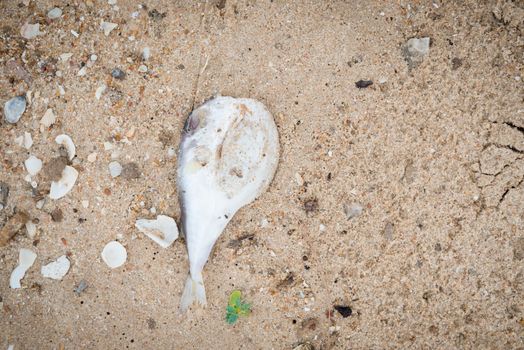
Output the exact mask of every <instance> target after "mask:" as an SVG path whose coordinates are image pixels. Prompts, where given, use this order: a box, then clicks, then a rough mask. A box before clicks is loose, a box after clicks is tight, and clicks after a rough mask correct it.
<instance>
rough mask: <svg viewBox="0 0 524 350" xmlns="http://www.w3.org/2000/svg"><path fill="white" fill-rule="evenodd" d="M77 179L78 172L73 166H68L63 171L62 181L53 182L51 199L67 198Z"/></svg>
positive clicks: (50, 193)
mask: <svg viewBox="0 0 524 350" xmlns="http://www.w3.org/2000/svg"><path fill="white" fill-rule="evenodd" d="M77 178H78V171H77V170H76V169H75V168H73V167H72V166H69V165H66V167H65V168H64V170H63V171H62V177H61V178H60V180H58V181H52V182H51V191H50V192H49V198H51V199H59V198H62V197H63V196H65V195H66V194H67V193H68V192H69V191H71V189H72V188H73V186H74V185H75V182H76V179H77Z"/></svg>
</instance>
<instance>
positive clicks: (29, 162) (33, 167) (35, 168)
mask: <svg viewBox="0 0 524 350" xmlns="http://www.w3.org/2000/svg"><path fill="white" fill-rule="evenodd" d="M24 165H25V168H26V170H27V172H28V173H29V175H31V176H35V175H36V174H38V172H39V171H40V170H42V161H41V160H40V159H38V158H36V157H35V156H33V155H32V156H30V157H29V158H27V159H26V160H25V162H24Z"/></svg>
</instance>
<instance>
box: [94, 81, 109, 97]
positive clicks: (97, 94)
mask: <svg viewBox="0 0 524 350" xmlns="http://www.w3.org/2000/svg"><path fill="white" fill-rule="evenodd" d="M106 88H107V86H106V84H102V85H100V86H99V87H98V88H97V89H96V91H95V98H96V99H97V100H100V98H101V97H102V94H103V93H104V91H106Z"/></svg>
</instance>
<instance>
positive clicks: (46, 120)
mask: <svg viewBox="0 0 524 350" xmlns="http://www.w3.org/2000/svg"><path fill="white" fill-rule="evenodd" d="M55 121H56V115H55V114H54V113H53V110H52V109H51V108H49V109H47V110H46V111H45V113H44V116H43V117H42V119H40V124H42V125H43V126H45V127H46V128H48V127H50V126H51V125H53V124H54V123H55Z"/></svg>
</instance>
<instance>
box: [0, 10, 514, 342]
mask: <svg viewBox="0 0 524 350" xmlns="http://www.w3.org/2000/svg"><path fill="white" fill-rule="evenodd" d="M27 2H28V3H29V5H28V6H27V5H24V3H27ZM141 4H144V5H146V6H145V7H144V6H143V7H142V8H139V7H138V5H139V3H137V2H134V1H122V0H120V1H118V2H117V3H116V6H117V7H115V6H114V5H109V4H108V2H107V1H96V0H86V1H75V2H63V1H55V2H50V1H44V0H42V1H27V0H25V1H12V0H7V1H2V2H1V3H0V10H1V11H2V14H3V16H2V20H3V21H2V22H3V23H2V26H1V28H0V43H1V44H0V69H1V74H0V86H1V89H0V102H1V105H2V106H3V104H4V102H5V101H7V100H8V99H10V98H11V97H13V96H16V95H20V94H24V93H27V92H28V91H31V92H32V101H31V103H30V104H29V105H28V107H27V110H26V112H25V113H24V115H23V116H22V118H21V119H20V121H19V122H18V123H17V124H16V125H10V124H6V123H5V122H4V121H3V120H2V122H1V123H0V156H1V158H0V181H1V188H2V194H1V196H0V199H1V201H2V205H3V206H5V208H4V209H2V210H0V225H2V226H3V225H4V224H5V223H6V221H7V220H8V218H9V217H11V216H12V215H13V214H14V213H15V211H23V212H25V213H27V214H28V215H29V216H30V217H31V219H32V221H33V222H34V223H35V224H36V227H37V233H36V237H35V238H33V239H30V238H29V237H28V236H27V235H26V233H25V230H23V229H22V230H21V232H20V233H19V234H18V235H17V236H16V237H15V238H14V239H13V240H12V241H11V242H10V243H9V245H7V246H6V247H2V248H0V264H1V266H2V268H1V269H0V305H1V308H0V313H1V317H0V329H1V330H2V332H1V333H2V336H1V338H0V347H3V348H7V346H8V345H9V344H13V345H14V349H33V348H39V349H84V348H85V349H125V348H129V349H293V348H294V347H295V346H297V345H298V344H299V343H302V342H306V341H309V342H311V344H312V345H314V346H315V348H316V349H398V348H411V349H426V348H430V349H519V348H523V347H524V336H523V334H524V302H523V300H524V298H523V297H524V261H523V259H524V247H523V245H524V244H523V241H524V183H523V181H524V154H523V152H524V132H523V130H524V129H523V128H524V104H523V87H522V84H523V82H522V74H523V68H524V66H523V60H522V57H524V45H523V43H522V37H523V36H522V34H523V30H524V24H523V18H524V16H523V11H524V7H523V5H522V2H519V1H514V2H512V1H486V0H485V1H472V0H468V1H464V2H440V1H434V2H432V1H421V0H413V1H402V2H384V1H350V2H343V1H324V2H320V1H297V2H285V1H274V2H273V1H257V2H255V1H239V0H226V1H224V0H221V1H207V2H203V1H202V2H193V1H177V2H172V1H165V0H157V1H146V2H142V3H141ZM434 4H437V5H436V6H435V5H434ZM55 6H56V7H59V8H61V10H62V13H63V14H62V17H60V18H57V19H53V20H51V19H48V18H47V17H46V14H47V13H48V11H49V10H51V9H52V8H53V7H55ZM101 21H106V22H111V23H116V24H118V26H117V27H116V28H115V29H113V30H112V31H111V33H109V35H108V36H105V35H104V32H103V31H102V30H101V29H100V23H101ZM26 22H28V23H39V24H40V28H39V30H40V31H41V32H43V33H44V34H42V35H39V36H37V37H35V38H33V39H30V40H26V39H23V38H22V37H21V35H20V28H21V27H22V25H23V24H24V23H26ZM76 33H77V34H78V37H77V36H76ZM412 37H430V38H431V45H430V50H429V53H428V55H427V56H426V57H425V58H424V60H423V61H422V62H421V63H420V64H418V65H417V66H416V67H415V68H413V69H411V70H409V69H408V66H407V64H406V61H405V60H404V57H403V55H402V46H403V45H404V44H405V43H406V41H407V40H408V39H410V38H412ZM145 47H148V48H150V58H149V59H148V60H147V61H142V58H141V56H142V51H143V49H144V48H145ZM64 53H72V56H71V57H70V58H69V57H68V55H66V56H63V59H61V58H60V57H61V56H60V55H62V54H64ZM93 54H95V55H96V60H93V59H92V57H93V56H92V55H93ZM142 66H145V68H144V67H142ZM84 67H85V69H84ZM115 68H119V69H121V70H122V71H123V72H124V73H125V75H124V76H123V77H120V78H118V79H117V78H114V77H112V76H111V72H112V71H113V70H114V69H115ZM144 69H145V71H144ZM80 70H83V72H82V73H85V75H80V76H79V75H78V72H79V71H80ZM359 80H372V81H373V82H374V83H373V85H371V86H369V87H367V88H365V89H358V88H356V87H355V82H357V81H359ZM103 86H105V87H106V88H105V89H103V88H101V87H103ZM97 91H98V95H97V96H98V97H100V98H99V99H98V98H96V97H95V93H96V92H97ZM215 93H220V94H222V95H233V96H244V97H253V98H256V99H259V100H261V101H263V102H264V103H265V104H266V105H267V106H268V108H269V110H270V111H272V113H273V114H274V116H275V120H276V123H277V125H278V128H279V132H280V138H281V147H282V154H281V160H280V165H279V169H278V171H277V174H276V177H275V179H274V181H273V183H272V185H271V186H270V189H269V190H268V192H267V193H265V194H264V195H262V196H261V197H260V198H259V199H258V200H257V201H256V202H254V203H253V204H251V205H249V206H248V207H246V208H244V209H242V210H241V211H239V212H238V213H237V215H236V216H235V218H234V219H233V220H232V222H231V223H230V225H229V226H228V227H227V229H226V231H225V232H224V234H223V236H222V237H221V238H220V239H219V241H218V242H217V244H216V246H215V249H214V252H213V254H212V256H211V258H210V261H209V262H208V264H207V265H206V268H205V270H204V279H205V283H206V287H207V293H208V303H209V305H208V308H207V309H205V310H202V309H195V310H193V311H191V312H190V313H189V314H187V315H186V316H183V317H180V316H179V315H178V314H177V308H178V303H179V300H180V295H181V292H182V288H183V285H184V281H185V278H186V273H187V255H186V251H185V247H184V244H183V240H178V241H176V242H175V243H174V245H173V246H171V247H170V248H168V249H162V248H160V247H159V246H157V245H156V244H155V243H154V242H152V241H151V240H150V239H148V238H147V237H145V236H143V235H141V234H140V233H139V232H137V230H136V229H135V228H134V222H135V220H136V219H137V218H154V217H156V215H158V214H163V215H169V216H172V217H175V218H177V219H178V218H179V215H180V211H179V206H178V200H177V193H176V182H175V181H176V169H175V165H176V154H175V153H174V152H173V148H175V149H176V148H177V145H178V142H179V140H180V138H179V135H180V130H181V128H182V126H183V124H184V120H185V118H186V116H187V115H188V113H189V112H190V111H191V109H192V107H193V106H195V105H198V104H200V103H201V102H202V101H204V100H206V99H207V98H209V97H210V96H212V95H213V94H215ZM49 108H52V109H53V111H54V113H55V114H56V116H57V118H56V121H55V123H54V124H53V125H52V126H50V127H41V125H40V119H41V118H42V116H43V115H44V113H45V112H46V110H47V109H49ZM24 132H30V133H31V135H32V138H33V142H34V144H33V146H32V147H31V148H30V149H29V150H26V149H24V148H23V147H20V146H18V145H17V144H16V142H15V138H17V137H19V136H20V135H23V134H24ZM62 133H64V134H67V135H69V136H71V138H72V139H73V141H74V143H75V145H76V149H77V156H76V158H75V159H74V160H73V161H72V166H74V167H75V169H77V171H78V172H79V176H78V180H77V183H76V184H75V186H74V187H73V190H72V191H71V192H70V193H69V194H67V195H66V197H64V198H62V199H60V200H56V201H54V200H50V199H47V200H46V201H45V202H39V203H40V204H43V206H42V207H41V209H38V208H37V206H36V203H37V202H38V201H40V200H42V199H43V198H45V197H46V193H47V192H46V191H48V189H49V179H48V178H47V177H48V176H46V173H44V172H41V173H40V174H38V175H37V176H36V177H35V180H36V181H37V182H38V187H37V189H35V190H33V189H32V188H31V186H30V184H29V183H27V182H26V181H25V180H24V177H25V175H26V171H25V169H24V166H23V162H24V160H25V159H27V158H28V157H29V155H30V154H32V155H35V156H37V157H38V158H40V159H42V160H43V162H44V168H45V167H46V165H49V164H52V163H50V162H52V160H53V159H59V158H58V157H60V156H61V153H60V150H59V148H58V147H57V145H56V144H55V143H54V138H55V137H56V136H57V135H59V134H62ZM114 160H116V161H119V162H120V163H121V164H136V167H135V166H133V167H134V168H133V169H135V170H136V171H132V176H126V177H122V176H120V177H116V178H112V177H111V176H110V174H109V170H108V164H109V163H110V162H111V161H114ZM47 175H49V174H47ZM5 186H7V187H8V188H9V191H8V192H9V194H8V196H7V197H6V191H5V190H4V189H5V188H6V187H5ZM5 198H7V199H5ZM350 206H353V207H355V208H356V207H358V208H360V207H361V208H362V209H359V213H358V215H356V214H355V215H353V214H351V215H350V217H351V218H350V219H348V214H347V212H348V208H349V207H350ZM359 206H360V207H359ZM360 210H361V212H360ZM58 212H61V217H60V220H53V216H54V217H55V219H56V215H55V214H56V213H58ZM115 239H118V240H119V241H120V242H121V243H122V244H124V245H125V247H126V249H127V253H128V260H127V262H126V264H124V265H123V266H122V267H120V268H117V269H115V270H110V269H109V268H108V267H107V266H106V265H105V264H104V263H103V262H102V261H101V258H100V252H101V250H102V248H103V247H104V245H105V244H106V243H107V242H109V241H111V240H115ZM20 248H30V249H32V250H33V251H34V252H35V253H37V254H38V257H37V259H36V261H35V263H34V265H33V266H32V268H31V269H29V270H28V271H27V274H26V276H25V278H24V279H23V280H22V287H23V288H22V289H10V288H9V275H10V273H11V271H12V269H13V268H14V267H15V266H16V265H17V259H18V252H19V249H20ZM61 255H67V256H68V259H69V260H70V261H71V267H70V270H69V272H68V273H67V275H66V276H65V277H64V278H63V279H62V281H55V280H50V279H45V278H43V277H42V275H41V274H40V272H39V271H40V269H41V267H42V266H43V265H45V264H46V263H47V262H49V261H54V260H55V259H56V258H57V257H59V256H61ZM234 289H240V290H241V291H242V295H243V296H244V297H245V298H246V299H247V301H248V302H250V303H251V304H252V306H253V313H252V314H251V315H250V316H249V317H245V318H241V319H240V320H239V321H238V322H237V323H236V324H235V325H233V326H231V325H228V324H227V323H226V322H225V307H226V304H227V300H228V296H229V294H230V293H231V291H233V290H234ZM75 291H76V292H75ZM335 305H337V306H340V305H342V306H350V307H351V310H352V313H351V315H350V316H348V317H346V318H343V317H342V315H341V314H340V313H339V312H336V311H333V308H334V306H335Z"/></svg>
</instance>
